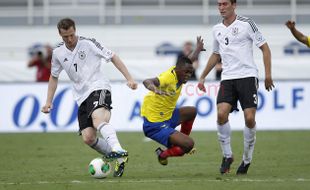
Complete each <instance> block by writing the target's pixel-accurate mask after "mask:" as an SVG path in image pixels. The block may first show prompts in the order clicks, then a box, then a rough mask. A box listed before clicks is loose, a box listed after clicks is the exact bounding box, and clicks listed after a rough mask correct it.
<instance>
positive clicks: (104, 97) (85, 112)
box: [78, 90, 112, 132]
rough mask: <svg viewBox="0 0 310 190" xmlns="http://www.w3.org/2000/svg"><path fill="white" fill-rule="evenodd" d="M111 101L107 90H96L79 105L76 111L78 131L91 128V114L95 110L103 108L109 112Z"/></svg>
mask: <svg viewBox="0 0 310 190" xmlns="http://www.w3.org/2000/svg"><path fill="white" fill-rule="evenodd" d="M111 104H112V99H111V92H110V91H108V90H96V91H94V92H92V93H91V94H90V95H89V96H88V97H87V98H86V100H84V102H83V103H82V104H81V105H80V107H79V110H78V120H79V127H80V129H79V131H80V132H81V131H82V130H83V129H85V128H87V127H93V120H92V118H91V114H92V113H93V111H94V110H95V109H97V108H101V107H104V108H106V109H107V110H111V109H112V107H111Z"/></svg>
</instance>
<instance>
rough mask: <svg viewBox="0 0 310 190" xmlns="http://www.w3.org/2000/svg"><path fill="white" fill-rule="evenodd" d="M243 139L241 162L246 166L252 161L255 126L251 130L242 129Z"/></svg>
mask: <svg viewBox="0 0 310 190" xmlns="http://www.w3.org/2000/svg"><path fill="white" fill-rule="evenodd" d="M243 137H244V152H243V161H244V163H245V164H248V163H250V162H251V161H252V156H253V151H254V145H255V142H256V126H255V127H253V128H252V129H250V128H248V127H244V130H243Z"/></svg>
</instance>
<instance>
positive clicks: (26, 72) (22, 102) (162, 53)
mask: <svg viewBox="0 0 310 190" xmlns="http://www.w3.org/2000/svg"><path fill="white" fill-rule="evenodd" d="M309 10H310V0H272V1H271V0H238V4H237V11H236V12H237V13H238V14H239V15H243V16H247V17H251V18H253V19H254V20H255V22H256V24H257V25H258V27H259V28H260V30H261V31H262V33H263V35H264V36H265V38H266V39H267V41H268V44H269V46H270V48H271V51H272V64H273V65H272V68H273V69H272V71H273V78H274V80H275V85H276V89H274V90H273V91H272V92H266V91H265V89H264V82H263V79H264V68H263V62H262V55H261V52H260V50H259V49H258V48H254V49H255V50H254V54H255V61H256V63H257V65H258V67H259V70H260V89H259V105H258V112H257V123H258V130H262V131H261V132H260V133H258V142H257V151H256V152H255V154H256V155H255V164H253V170H251V172H250V175H249V176H248V178H236V177H235V176H234V175H229V176H219V175H218V174H217V171H218V164H219V163H218V162H219V160H220V159H219V158H220V150H219V147H218V144H217V140H216V132H215V131H216V125H215V124H216V107H215V106H216V93H217V90H218V85H219V81H216V80H215V73H211V74H210V75H209V76H208V78H207V79H208V80H207V82H206V85H207V93H206V94H202V92H200V91H199V90H198V89H197V87H196V82H195V81H192V82H189V83H188V84H187V85H186V86H185V87H184V89H183V92H182V97H181V98H180V101H179V105H194V106H196V107H197V109H198V116H197V119H196V121H195V126H194V133H193V137H194V138H195V140H196V145H197V148H198V150H199V152H198V154H197V155H194V156H193V157H184V158H182V159H175V160H173V161H172V162H171V164H170V163H169V164H170V165H169V167H167V168H164V169H163V168H162V167H161V166H159V165H157V163H156V162H157V161H156V158H155V156H154V155H153V153H152V151H151V150H153V149H154V148H156V147H157V146H158V144H156V143H153V142H151V143H141V139H143V133H142V132H141V128H142V120H141V118H140V117H139V108H140V105H141V101H142V98H143V96H144V94H145V93H146V92H147V91H146V90H145V89H144V87H143V86H142V84H141V81H142V80H143V79H145V78H148V77H154V76H157V75H158V74H159V73H160V72H162V71H164V70H166V69H167V68H168V67H170V66H172V65H174V64H175V61H176V53H178V52H179V51H181V47H182V44H183V43H184V42H185V41H188V40H190V41H192V42H194V43H195V40H196V36H199V35H201V36H202V37H203V38H204V40H205V48H206V50H207V51H206V52H202V53H201V55H200V58H199V68H198V70H197V71H196V72H197V74H198V76H199V74H200V73H201V71H202V69H203V68H204V66H205V64H206V61H207V59H208V56H209V55H210V53H211V52H212V40H213V39H212V36H211V29H212V26H213V24H215V23H217V22H219V21H220V20H221V18H220V17H219V15H218V10H217V1H216V0H0V41H1V43H0V70H1V75H0V92H1V93H0V115H1V118H0V189H1V190H2V189H32V190H33V189H43V188H44V189H86V188H88V189H90V188H92V189H93V188H102V187H106V188H108V189H128V190H129V189H150V187H151V186H150V184H151V185H152V188H151V189H167V188H168V186H167V185H169V189H184V188H185V187H188V188H193V189H206V188H209V189H228V188H230V189H241V190H242V189H249V185H250V186H251V187H250V188H252V189H262V188H265V189H281V190H283V189H293V188H294V189H308V187H309V181H310V180H309V172H308V171H309V166H310V164H309V159H308V158H309V148H308V147H309V145H308V141H307V139H309V129H310V117H309V109H308V108H309V105H310V75H309V73H310V48H308V47H306V46H304V45H302V44H300V43H299V42H296V40H295V39H294V38H293V36H292V35H291V34H290V32H289V30H288V29H287V28H286V26H285V25H284V23H285V22H286V21H287V20H288V19H293V20H295V21H296V23H297V27H298V29H299V30H300V31H302V32H304V33H305V34H306V35H310V22H309V21H310V11H309ZM63 17H72V18H73V19H75V21H76V24H77V34H78V35H81V36H85V37H91V38H96V39H97V41H99V42H100V43H102V44H103V45H105V46H106V47H108V48H109V49H112V50H113V51H115V52H116V53H117V54H118V55H120V57H121V58H122V59H123V61H124V62H125V64H126V65H127V67H128V69H129V70H130V72H131V73H132V75H133V76H134V78H135V79H137V80H138V81H139V83H140V84H139V89H138V90H137V91H131V90H129V89H128V88H127V87H126V85H125V81H124V79H123V78H122V76H121V75H120V74H119V73H118V72H117V71H116V69H115V68H114V67H113V66H111V65H109V64H108V65H106V66H105V68H104V72H105V74H107V75H108V76H109V77H110V79H111V82H112V94H113V96H112V98H113V114H112V120H111V123H113V125H114V126H115V127H116V129H117V130H118V131H124V133H123V132H120V133H119V137H120V139H121V142H122V143H124V144H125V147H126V148H128V150H129V152H130V153H131V158H130V160H131V161H130V164H129V165H128V168H127V171H126V175H125V176H124V177H123V178H122V180H118V179H113V178H112V179H111V178H110V179H107V180H106V181H104V180H103V181H94V180H92V179H91V178H90V177H89V175H88V174H87V169H86V168H87V164H88V161H89V160H91V159H92V158H94V157H95V156H98V155H97V154H96V153H95V152H94V151H92V150H90V149H89V148H88V147H86V146H83V145H82V142H81V140H80V137H78V136H76V135H75V133H61V132H76V131H77V129H78V123H77V118H76V115H75V114H76V111H77V106H76V104H75V103H74V101H73V98H72V95H71V92H70V84H69V82H68V78H67V76H66V74H64V73H62V75H61V77H60V80H61V83H60V84H59V86H58V90H57V92H56V95H55V101H54V109H53V111H52V113H51V114H49V115H44V114H41V112H40V108H41V106H42V105H43V104H44V103H45V99H46V91H47V83H44V82H43V83H38V82H35V74H36V69H35V68H28V67H27V62H28V60H29V48H30V47H33V45H34V44H38V43H41V44H47V43H48V44H50V45H52V46H54V45H55V44H57V43H58V42H60V41H61V38H60V37H59V35H58V31H57V28H56V23H57V22H58V20H59V19H60V18H63ZM230 121H231V125H232V129H233V130H242V128H243V126H244V124H243V123H244V122H243V114H242V112H241V113H233V114H231V115H230ZM263 130H268V131H263ZM270 130H274V132H271V131H270ZM283 130H285V131H283ZM288 130H289V131H288ZM291 130H298V131H291ZM128 131H130V132H132V131H135V132H137V133H131V134H128V133H127V132H128ZM201 131H207V132H201ZM209 131H211V132H209ZM33 132H34V133H35V134H33ZM43 132H57V133H43ZM59 132H60V133H59ZM14 133H18V134H14ZM25 133H27V134H25ZM233 135H234V137H233V138H234V143H233V148H234V150H235V151H236V152H237V154H236V159H238V161H239V160H240V159H241V158H238V156H240V155H241V151H242V133H241V132H235V133H234V134H233ZM79 143H80V144H79ZM237 143H238V144H237ZM297 147H298V148H297ZM144 150H150V152H148V153H146V152H145V151H144ZM81 155H83V156H81ZM141 155H142V156H141ZM146 160H147V161H146ZM34 163H35V164H34ZM237 164H238V163H236V165H234V166H233V167H237ZM184 166H185V167H184ZM251 167H252V166H251ZM233 169H235V168H233ZM127 172H128V173H127ZM127 174H128V175H127ZM87 177H89V178H87ZM104 183H105V184H104ZM172 183H173V185H172V186H170V185H171V184H172ZM307 184H308V185H307Z"/></svg>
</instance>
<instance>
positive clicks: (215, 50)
mask: <svg viewBox="0 0 310 190" xmlns="http://www.w3.org/2000/svg"><path fill="white" fill-rule="evenodd" d="M212 35H213V53H216V54H220V50H219V49H220V45H219V42H218V41H217V40H216V37H215V29H214V28H213V30H212Z"/></svg>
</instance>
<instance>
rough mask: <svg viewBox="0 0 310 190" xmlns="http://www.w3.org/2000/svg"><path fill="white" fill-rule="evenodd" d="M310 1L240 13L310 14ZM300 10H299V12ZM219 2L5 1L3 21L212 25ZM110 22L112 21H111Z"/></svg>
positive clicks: (244, 7) (245, 4)
mask: <svg viewBox="0 0 310 190" xmlns="http://www.w3.org/2000/svg"><path fill="white" fill-rule="evenodd" d="M309 9H310V1H309V0H273V1H269V0H238V13H241V14H244V15H256V16H260V15H262V16H266V15H267V16H268V15H270V16H283V15H285V16H288V17H290V18H292V19H293V20H296V19H298V16H299V15H310V11H309ZM297 10H298V11H297ZM217 15H218V10H217V1H216V0H190V1H189V0H2V3H0V19H6V18H20V19H21V18H27V19H26V20H27V22H26V24H27V25H34V24H35V19H36V18H39V19H41V20H42V23H41V24H43V25H49V24H51V20H52V18H54V17H64V16H73V17H74V16H76V17H93V18H97V22H98V24H107V18H111V19H112V20H113V21H112V22H110V24H122V23H123V20H124V18H125V17H162V16H166V17H169V16H170V17H178V16H189V17H197V18H201V22H202V24H208V23H209V22H210V17H211V16H217ZM111 19H110V20H111Z"/></svg>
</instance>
